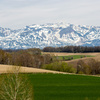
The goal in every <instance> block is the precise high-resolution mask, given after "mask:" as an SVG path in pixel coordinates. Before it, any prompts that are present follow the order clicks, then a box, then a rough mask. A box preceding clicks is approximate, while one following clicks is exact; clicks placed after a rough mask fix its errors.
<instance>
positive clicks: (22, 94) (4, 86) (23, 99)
mask: <svg viewBox="0 0 100 100" xmlns="http://www.w3.org/2000/svg"><path fill="white" fill-rule="evenodd" d="M2 76H4V77H3V80H2V83H1V84H0V86H1V87H0V100H33V94H32V88H31V87H30V85H29V83H28V81H27V80H26V79H25V78H24V76H23V77H22V75H21V74H19V68H17V67H16V68H14V69H13V70H12V72H11V73H10V74H6V75H2Z"/></svg>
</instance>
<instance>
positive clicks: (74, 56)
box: [57, 55, 93, 60]
mask: <svg viewBox="0 0 100 100" xmlns="http://www.w3.org/2000/svg"><path fill="white" fill-rule="evenodd" d="M57 57H58V59H59V60H68V59H71V57H72V58H73V59H79V58H84V57H93V56H91V55H70V56H57Z"/></svg>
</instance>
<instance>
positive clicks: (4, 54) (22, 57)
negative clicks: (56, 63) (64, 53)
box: [0, 48, 53, 68]
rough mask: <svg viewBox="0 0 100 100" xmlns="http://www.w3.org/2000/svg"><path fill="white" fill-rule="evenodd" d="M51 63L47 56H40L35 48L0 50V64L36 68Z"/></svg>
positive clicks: (50, 57)
mask: <svg viewBox="0 0 100 100" xmlns="http://www.w3.org/2000/svg"><path fill="white" fill-rule="evenodd" d="M51 62H53V58H52V56H51V55H49V54H41V50H40V49H37V48H32V49H26V50H2V49H0V64H7V65H17V66H26V67H38V68H40V67H41V66H42V65H43V64H49V63H51Z"/></svg>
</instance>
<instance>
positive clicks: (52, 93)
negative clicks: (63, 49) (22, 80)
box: [27, 74, 100, 100]
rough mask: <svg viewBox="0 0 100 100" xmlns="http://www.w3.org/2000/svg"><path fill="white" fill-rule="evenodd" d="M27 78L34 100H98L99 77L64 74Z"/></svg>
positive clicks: (39, 75)
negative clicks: (31, 87) (32, 90)
mask: <svg viewBox="0 0 100 100" xmlns="http://www.w3.org/2000/svg"><path fill="white" fill-rule="evenodd" d="M27 76H28V78H29V81H30V82H31V84H32V86H33V89H34V100H99V97H100V90H99V89H100V78H99V77H94V76H81V75H66V74H27ZM87 98H88V99H87Z"/></svg>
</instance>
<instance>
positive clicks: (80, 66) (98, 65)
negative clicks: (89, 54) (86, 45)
mask: <svg viewBox="0 0 100 100" xmlns="http://www.w3.org/2000/svg"><path fill="white" fill-rule="evenodd" d="M80 71H81V72H83V73H84V74H92V75H95V74H100V61H96V60H95V59H89V60H88V61H87V63H86V62H84V61H83V60H79V61H78V63H77V72H76V73H80Z"/></svg>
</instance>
